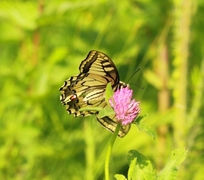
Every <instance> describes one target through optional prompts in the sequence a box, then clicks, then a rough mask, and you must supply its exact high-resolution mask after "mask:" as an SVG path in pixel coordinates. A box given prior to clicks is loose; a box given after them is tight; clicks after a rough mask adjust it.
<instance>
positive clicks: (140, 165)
mask: <svg viewBox="0 0 204 180" xmlns="http://www.w3.org/2000/svg"><path fill="white" fill-rule="evenodd" d="M128 161H129V163H130V168H129V170H128V180H141V179H142V180H156V170H155V168H154V166H153V165H152V163H151V161H150V160H149V159H148V158H146V157H145V156H144V155H142V154H141V153H140V152H138V151H136V150H131V151H129V153H128Z"/></svg>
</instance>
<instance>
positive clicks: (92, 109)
mask: <svg viewBox="0 0 204 180" xmlns="http://www.w3.org/2000/svg"><path fill="white" fill-rule="evenodd" d="M101 109H103V108H102V107H91V108H90V107H89V108H86V107H85V108H80V109H79V111H100V110H101Z"/></svg>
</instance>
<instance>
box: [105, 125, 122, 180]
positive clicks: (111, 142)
mask: <svg viewBox="0 0 204 180" xmlns="http://www.w3.org/2000/svg"><path fill="white" fill-rule="evenodd" d="M120 127H121V125H120V124H119V123H118V124H117V127H116V129H115V132H114V134H113V136H112V137H111V140H110V144H109V146H108V151H107V154H106V160H105V180H110V174H109V163H110V155H111V152H112V148H113V144H114V142H115V140H116V137H117V135H118V132H119V130H120Z"/></svg>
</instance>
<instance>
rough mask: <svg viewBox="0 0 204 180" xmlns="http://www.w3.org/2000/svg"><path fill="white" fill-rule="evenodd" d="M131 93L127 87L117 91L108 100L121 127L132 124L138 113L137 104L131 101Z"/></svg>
mask: <svg viewBox="0 0 204 180" xmlns="http://www.w3.org/2000/svg"><path fill="white" fill-rule="evenodd" d="M132 92H133V90H131V89H129V88H128V87H126V88H122V89H118V90H117V91H116V92H115V93H114V95H113V97H112V98H110V100H109V103H110V105H111V107H112V108H113V109H114V111H115V114H116V118H117V120H118V122H119V123H120V124H121V125H127V124H130V123H132V122H133V121H134V120H135V118H136V117H137V116H138V114H139V113H140V107H139V102H136V101H135V99H132Z"/></svg>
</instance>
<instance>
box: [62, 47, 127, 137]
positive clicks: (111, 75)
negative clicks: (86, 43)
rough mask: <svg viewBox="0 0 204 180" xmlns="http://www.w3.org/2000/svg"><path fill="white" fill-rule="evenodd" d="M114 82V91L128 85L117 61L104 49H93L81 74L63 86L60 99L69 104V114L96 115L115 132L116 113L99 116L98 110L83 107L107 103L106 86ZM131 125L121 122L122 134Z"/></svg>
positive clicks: (66, 104)
mask: <svg viewBox="0 0 204 180" xmlns="http://www.w3.org/2000/svg"><path fill="white" fill-rule="evenodd" d="M108 83H111V86H112V89H113V91H116V90H117V89H121V88H124V87H127V86H128V85H127V84H125V83H123V82H122V81H120V78H119V74H118V70H117V68H116V66H115V64H114V63H113V61H112V60H111V59H110V58H109V57H108V56H107V55H106V54H104V53H102V52H99V51H96V50H92V51H90V52H89V53H88V55H87V57H86V58H85V59H84V60H83V61H82V62H81V64H80V66H79V74H78V75H77V76H72V77H70V78H69V79H67V80H66V81H65V82H64V84H63V86H62V87H61V88H60V89H59V91H60V92H61V95H60V101H61V103H62V104H63V105H65V107H66V110H67V112H68V114H73V115H74V116H75V117H77V116H89V115H92V114H94V115H96V118H97V120H98V122H99V123H101V125H102V126H103V127H105V128H106V129H107V130H109V131H111V132H115V129H116V126H117V120H116V118H115V115H112V116H105V117H103V118H99V117H98V116H97V115H98V111H94V110H86V111H83V110H82V111H79V110H80V109H81V108H87V109H89V108H90V109H91V108H92V107H102V108H105V107H106V106H107V103H106V100H105V90H106V86H107V84H108ZM129 129H130V125H126V126H121V129H120V130H119V132H118V136H119V137H124V136H125V135H126V134H127V133H128V131H129Z"/></svg>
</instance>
